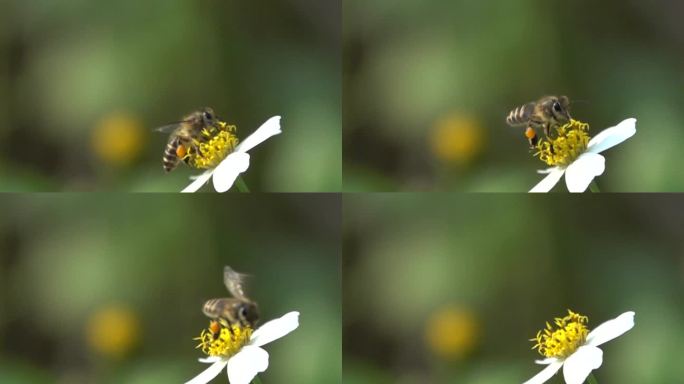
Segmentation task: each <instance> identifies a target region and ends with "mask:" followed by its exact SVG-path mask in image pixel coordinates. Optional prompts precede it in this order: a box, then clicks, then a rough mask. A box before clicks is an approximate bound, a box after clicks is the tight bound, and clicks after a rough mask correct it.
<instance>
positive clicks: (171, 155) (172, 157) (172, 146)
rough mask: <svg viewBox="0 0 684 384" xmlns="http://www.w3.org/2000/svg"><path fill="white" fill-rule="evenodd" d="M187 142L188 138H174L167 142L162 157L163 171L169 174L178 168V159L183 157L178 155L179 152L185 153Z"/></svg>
mask: <svg viewBox="0 0 684 384" xmlns="http://www.w3.org/2000/svg"><path fill="white" fill-rule="evenodd" d="M189 142H190V140H189V139H188V138H185V137H181V136H174V137H172V138H171V139H170V140H169V142H168V144H166V149H164V156H163V157H162V161H163V163H164V170H165V171H166V172H171V171H173V170H174V169H175V168H176V166H178V163H179V161H180V158H181V157H183V156H184V154H183V153H181V154H179V152H185V151H187V145H188V143H189ZM181 146H182V148H181Z"/></svg>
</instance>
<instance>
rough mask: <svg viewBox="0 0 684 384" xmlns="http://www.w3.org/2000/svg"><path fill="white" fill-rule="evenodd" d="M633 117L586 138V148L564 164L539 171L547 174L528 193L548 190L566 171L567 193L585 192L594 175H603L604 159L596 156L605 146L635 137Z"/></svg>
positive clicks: (609, 146)
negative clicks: (567, 163) (587, 139)
mask: <svg viewBox="0 0 684 384" xmlns="http://www.w3.org/2000/svg"><path fill="white" fill-rule="evenodd" d="M635 133H636V119H634V118H630V119H626V120H624V121H622V122H621V123H620V124H618V125H616V126H614V127H610V128H607V129H605V130H603V131H602V132H600V133H599V134H598V135H596V136H594V137H593V138H592V139H591V140H589V144H587V147H586V150H585V151H584V152H583V153H582V154H581V155H579V156H578V157H577V158H576V159H575V160H574V161H573V162H572V163H570V164H569V165H567V166H556V167H553V168H549V169H546V170H542V171H538V172H539V173H542V174H548V175H547V176H546V177H545V178H544V179H542V181H540V182H539V184H537V185H535V186H534V188H532V189H531V190H530V192H548V191H550V190H551V189H552V188H553V187H554V186H555V185H556V184H557V183H558V181H560V179H561V177H563V174H565V184H566V185H567V186H568V191H570V192H584V191H585V190H586V189H587V187H588V186H589V184H591V181H592V180H594V177H596V176H600V175H602V174H603V171H604V170H605V167H606V164H605V163H606V159H605V158H604V157H603V156H601V155H599V153H601V152H603V151H605V150H606V149H608V148H611V147H614V146H616V145H618V144H620V143H622V142H623V141H625V140H627V139H629V138H630V137H632V136H634V134H635Z"/></svg>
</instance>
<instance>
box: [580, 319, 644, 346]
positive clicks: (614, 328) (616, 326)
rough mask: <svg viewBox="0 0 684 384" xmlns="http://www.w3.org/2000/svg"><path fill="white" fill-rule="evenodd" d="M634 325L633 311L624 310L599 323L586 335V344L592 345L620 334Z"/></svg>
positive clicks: (599, 343) (597, 344)
mask: <svg viewBox="0 0 684 384" xmlns="http://www.w3.org/2000/svg"><path fill="white" fill-rule="evenodd" d="M633 327H634V312H632V311H629V312H625V313H623V314H622V315H620V316H618V317H616V318H614V319H613V320H608V321H606V322H605V323H603V324H601V325H599V326H598V327H596V329H594V330H593V331H591V332H589V335H587V341H586V343H585V344H586V345H592V346H594V347H596V346H599V345H601V344H603V343H605V342H607V341H610V340H613V339H614V338H616V337H618V336H620V335H622V334H623V333H625V332H627V331H629V330H630V329H632V328H633Z"/></svg>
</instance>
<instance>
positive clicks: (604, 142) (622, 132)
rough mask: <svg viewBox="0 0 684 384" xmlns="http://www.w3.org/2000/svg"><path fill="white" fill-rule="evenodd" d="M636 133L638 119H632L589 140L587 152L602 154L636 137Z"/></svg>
mask: <svg viewBox="0 0 684 384" xmlns="http://www.w3.org/2000/svg"><path fill="white" fill-rule="evenodd" d="M635 133H636V119H634V118H630V119H626V120H624V121H622V122H621V123H620V124H618V125H616V126H614V127H610V128H606V129H604V130H603V131H601V132H600V133H599V134H598V135H596V136H594V137H593V138H592V139H591V140H589V144H587V152H592V153H600V152H603V151H605V150H606V149H608V148H612V147H614V146H616V145H618V144H620V143H622V142H623V141H625V140H627V139H629V138H630V137H632V136H634V134H635Z"/></svg>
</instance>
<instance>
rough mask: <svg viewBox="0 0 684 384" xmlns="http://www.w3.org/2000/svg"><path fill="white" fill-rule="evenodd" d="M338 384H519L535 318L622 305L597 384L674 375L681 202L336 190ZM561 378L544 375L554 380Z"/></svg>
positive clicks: (680, 317)
mask: <svg viewBox="0 0 684 384" xmlns="http://www.w3.org/2000/svg"><path fill="white" fill-rule="evenodd" d="M344 205H345V208H344V225H343V231H344V237H343V244H344V253H343V269H342V274H343V307H344V314H343V316H344V322H343V323H344V328H343V348H344V361H343V366H344V373H343V374H344V382H345V383H349V384H363V383H374V384H378V383H379V384H382V383H402V384H411V383H463V384H475V383H477V384H506V383H522V382H524V381H525V380H527V379H529V378H531V377H532V376H533V375H535V374H536V373H537V372H539V371H540V370H541V367H540V366H539V365H536V364H534V360H535V359H538V358H540V357H541V355H539V354H538V353H537V352H536V351H533V350H531V347H532V346H533V343H532V342H530V341H528V339H530V338H532V337H534V336H535V335H536V333H537V331H538V330H539V329H542V328H543V327H544V324H545V322H546V321H552V320H553V318H554V317H558V316H560V317H562V316H563V315H565V314H566V313H567V312H566V309H572V310H574V311H576V312H580V313H583V314H585V315H587V316H588V317H589V327H590V329H593V328H595V327H596V326H598V325H599V324H601V323H602V322H604V321H606V320H609V319H612V318H615V317H617V316H618V315H619V314H621V313H623V312H626V311H628V310H633V311H635V312H636V326H635V327H634V328H633V329H632V330H631V331H629V332H628V333H626V334H624V335H623V336H622V337H619V338H617V339H614V340H612V341H610V342H608V343H606V344H604V345H603V346H602V347H601V348H602V349H603V351H604V361H603V366H602V367H601V368H600V369H599V370H598V371H596V376H597V379H598V382H599V383H653V384H656V383H657V384H667V383H675V382H679V381H681V378H682V377H683V376H684V367H683V366H682V364H681V353H680V350H681V345H682V343H683V342H684V328H682V324H684V305H682V304H683V302H682V293H683V292H684V240H682V236H681V234H682V232H683V231H684V225H683V224H682V219H681V217H682V214H684V204H683V203H682V200H681V199H680V198H678V197H676V196H663V197H661V198H658V199H652V198H645V197H643V196H631V195H626V196H611V197H609V198H606V197H604V196H598V197H594V196H591V197H589V196H587V197H585V198H577V199H571V200H569V199H563V198H561V196H558V195H556V196H547V197H536V198H530V197H527V196H524V195H523V196H513V195H497V196H496V197H491V196H487V195H477V196H474V195H456V196H454V195H447V194H437V195H434V196H432V197H431V198H430V199H429V200H428V199H425V196H424V195H421V194H401V195H396V194H384V195H376V196H354V195H351V196H348V197H345V202H344ZM563 382H564V381H563V379H562V375H561V376H556V377H554V378H552V379H551V380H549V384H551V383H558V384H560V383H563Z"/></svg>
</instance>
